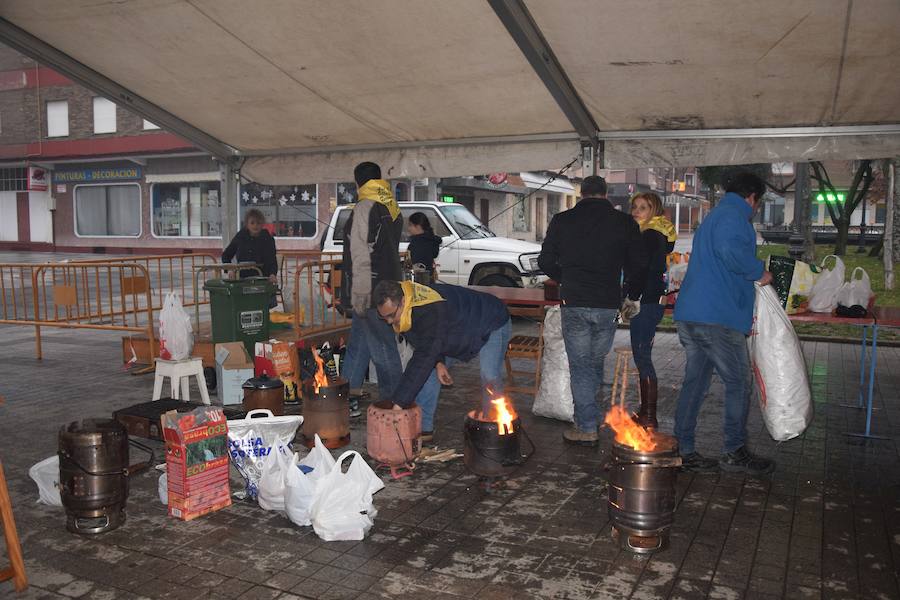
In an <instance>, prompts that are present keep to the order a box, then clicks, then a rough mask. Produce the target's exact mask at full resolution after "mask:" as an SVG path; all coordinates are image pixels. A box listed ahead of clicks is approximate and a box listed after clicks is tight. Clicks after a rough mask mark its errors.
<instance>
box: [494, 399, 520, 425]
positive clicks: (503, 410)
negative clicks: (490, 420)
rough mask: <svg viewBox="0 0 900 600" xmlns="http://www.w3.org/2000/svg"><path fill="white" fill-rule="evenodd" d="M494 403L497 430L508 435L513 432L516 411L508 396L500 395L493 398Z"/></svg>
mask: <svg viewBox="0 0 900 600" xmlns="http://www.w3.org/2000/svg"><path fill="white" fill-rule="evenodd" d="M491 404H493V405H494V409H493V413H494V415H495V418H494V421H496V422H497V431H498V433H499V434H500V435H506V434H508V433H512V432H513V420H514V419H515V418H516V411H514V410H513V408H512V406H511V405H510V404H509V402H507V401H506V398H504V397H503V396H500V397H499V398H494V399H493V400H491Z"/></svg>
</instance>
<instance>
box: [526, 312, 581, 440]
mask: <svg viewBox="0 0 900 600" xmlns="http://www.w3.org/2000/svg"><path fill="white" fill-rule="evenodd" d="M531 412H532V413H534V414H536V415H538V416H541V417H548V418H550V419H559V420H560V421H568V422H570V423H571V422H572V421H573V420H574V415H575V402H574V400H572V385H571V380H570V378H569V357H568V355H567V354H566V344H565V341H564V340H563V336H562V318H561V317H560V309H559V307H558V306H554V307H552V308H550V309H549V310H547V316H546V317H544V351H543V354H542V355H541V385H540V387H539V388H538V393H537V396H536V397H535V399H534V406H532V407H531Z"/></svg>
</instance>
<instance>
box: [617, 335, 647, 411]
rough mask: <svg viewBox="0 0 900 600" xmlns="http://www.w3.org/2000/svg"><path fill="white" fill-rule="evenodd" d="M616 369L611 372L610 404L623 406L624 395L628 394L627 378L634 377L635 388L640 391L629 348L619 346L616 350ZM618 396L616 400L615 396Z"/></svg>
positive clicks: (635, 368)
mask: <svg viewBox="0 0 900 600" xmlns="http://www.w3.org/2000/svg"><path fill="white" fill-rule="evenodd" d="M615 352H616V368H615V371H614V372H613V383H612V398H611V399H610V404H616V403H617V402H618V404H619V405H621V406H623V407H624V406H625V394H627V393H628V378H629V377H634V381H635V384H636V385H635V387H636V388H637V389H640V387H639V386H640V383H639V381H640V380H639V375H638V370H637V367H636V366H634V361H633V360H632V357H631V348H626V347H624V346H620V347H618V348H616V350H615ZM617 394H618V400H617V399H616V395H617Z"/></svg>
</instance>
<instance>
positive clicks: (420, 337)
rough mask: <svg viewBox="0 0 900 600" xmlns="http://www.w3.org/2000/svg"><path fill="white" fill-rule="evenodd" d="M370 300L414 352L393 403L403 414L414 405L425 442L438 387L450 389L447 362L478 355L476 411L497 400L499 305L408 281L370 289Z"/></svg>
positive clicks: (502, 351)
mask: <svg viewBox="0 0 900 600" xmlns="http://www.w3.org/2000/svg"><path fill="white" fill-rule="evenodd" d="M374 299H375V304H376V306H377V309H378V315H379V317H381V319H383V320H384V321H385V322H386V323H388V324H389V325H392V326H393V328H394V330H395V331H396V332H397V333H399V334H401V335H403V336H404V337H405V339H406V341H407V342H409V344H410V345H411V346H412V347H413V349H414V352H413V355H412V358H410V360H409V363H407V365H406V369H405V370H404V371H403V378H402V379H401V381H400V385H399V386H397V389H396V390H395V391H394V396H393V401H394V404H396V405H398V406H401V407H403V408H406V407H408V406H411V405H412V404H413V402H415V403H417V404H418V405H419V407H420V408H421V409H422V433H423V436H424V437H425V438H426V441H429V439H428V436H430V435H431V433H432V431H433V429H434V411H435V409H436V408H437V398H438V393H439V392H440V384H441V383H443V384H444V385H450V384H452V383H453V379H452V378H451V377H450V373H449V371H448V370H447V364H448V361H451V360H459V361H463V362H465V361H468V360H471V359H472V358H473V357H474V356H475V355H476V354H477V355H478V360H479V366H480V367H481V384H482V388H483V392H484V393H483V398H482V411H484V410H485V408H487V407H488V403H487V402H486V400H487V399H489V398H490V397H492V396H499V395H502V393H503V365H504V358H505V356H506V347H507V346H508V345H509V337H510V330H511V324H510V319H509V312H508V311H507V310H506V305H504V304H503V302H502V301H500V300H499V299H497V298H495V297H494V296H491V295H490V294H483V293H481V292H476V291H473V290H470V289H467V288H464V287H460V286H455V285H448V284H439V283H436V284H434V285H432V286H430V287H429V286H424V285H420V284H417V283H413V282H411V281H404V282H402V283H401V282H397V281H383V282H381V283H379V284H378V286H377V287H376V288H375V292H374Z"/></svg>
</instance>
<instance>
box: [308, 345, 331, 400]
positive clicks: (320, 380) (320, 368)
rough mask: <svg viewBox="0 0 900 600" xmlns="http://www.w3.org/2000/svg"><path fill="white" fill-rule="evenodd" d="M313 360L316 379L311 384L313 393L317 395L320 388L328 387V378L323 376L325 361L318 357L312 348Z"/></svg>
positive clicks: (317, 353) (316, 351)
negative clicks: (314, 361)
mask: <svg viewBox="0 0 900 600" xmlns="http://www.w3.org/2000/svg"><path fill="white" fill-rule="evenodd" d="M312 353H313V358H315V359H316V377H315V381H314V382H313V391H314V392H315V393H317V394H318V393H319V388H320V387H327V386H328V377H326V376H325V361H323V360H322V357H321V356H319V351H318V350H316V349H315V348H313V351H312Z"/></svg>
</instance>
